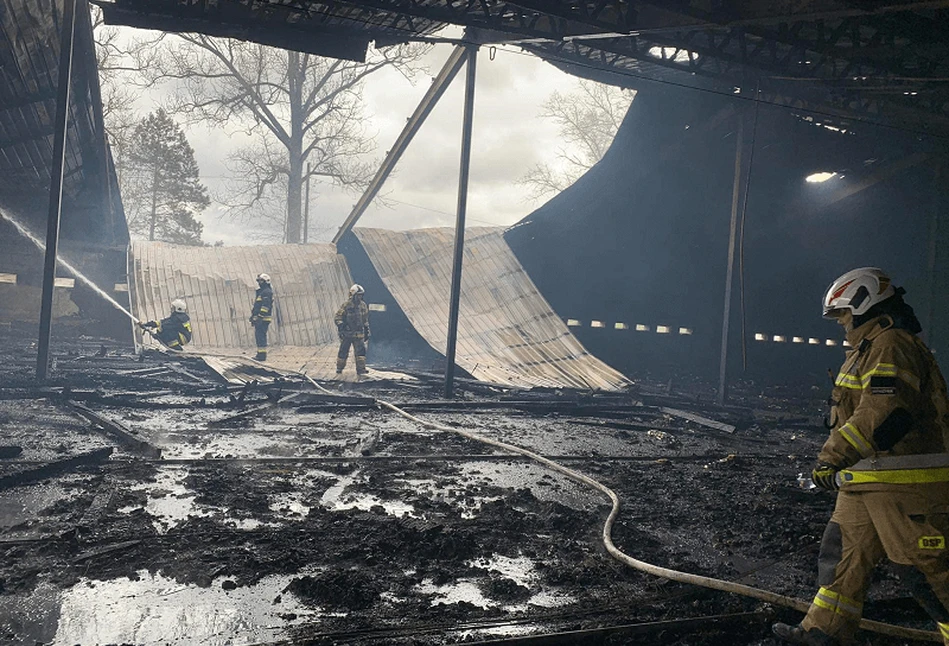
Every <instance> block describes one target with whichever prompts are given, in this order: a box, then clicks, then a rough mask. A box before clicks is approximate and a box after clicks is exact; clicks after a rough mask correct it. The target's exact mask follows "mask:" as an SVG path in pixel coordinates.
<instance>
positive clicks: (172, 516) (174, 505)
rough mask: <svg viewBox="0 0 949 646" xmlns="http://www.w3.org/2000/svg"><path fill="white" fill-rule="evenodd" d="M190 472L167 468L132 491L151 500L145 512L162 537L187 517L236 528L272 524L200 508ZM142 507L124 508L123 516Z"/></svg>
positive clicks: (201, 506) (218, 508) (223, 509)
mask: <svg viewBox="0 0 949 646" xmlns="http://www.w3.org/2000/svg"><path fill="white" fill-rule="evenodd" d="M188 474H189V469H188V468H187V467H168V468H164V469H161V470H160V471H159V472H158V473H157V474H156V475H155V480H154V482H143V483H139V484H136V485H134V486H133V487H132V490H133V491H145V492H146V493H147V494H148V501H147V502H146V503H145V512H146V513H147V514H148V515H149V516H151V517H152V526H153V527H154V528H155V531H156V532H158V533H159V534H165V533H167V532H168V531H169V530H170V529H172V528H174V527H177V526H178V525H180V524H181V523H183V522H185V521H187V520H188V518H209V517H220V518H221V523H222V524H223V525H225V526H228V527H234V528H237V529H245V530H250V529H257V528H258V527H262V526H264V525H268V524H269V523H265V522H263V521H260V520H257V519H254V518H228V515H227V514H228V510H227V509H226V508H224V507H216V506H213V505H200V504H198V503H196V502H195V499H196V498H197V496H196V495H195V494H194V493H193V492H191V490H190V489H188V487H187V486H185V484H184V481H185V479H187V477H188ZM137 509H141V507H122V508H120V509H119V510H118V512H119V513H120V514H128V513H131V512H133V511H135V510H137Z"/></svg>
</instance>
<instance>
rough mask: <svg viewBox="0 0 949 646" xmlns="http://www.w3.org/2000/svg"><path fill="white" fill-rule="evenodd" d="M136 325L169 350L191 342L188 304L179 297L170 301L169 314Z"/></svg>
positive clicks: (180, 347)
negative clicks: (159, 318)
mask: <svg viewBox="0 0 949 646" xmlns="http://www.w3.org/2000/svg"><path fill="white" fill-rule="evenodd" d="M138 327H140V328H141V329H142V330H145V331H146V332H148V333H150V334H151V335H152V336H153V337H154V338H155V339H156V340H157V341H158V342H159V343H161V344H162V345H163V346H165V347H166V348H168V349H169V350H176V351H177V350H181V349H182V348H183V347H184V346H186V345H188V344H189V343H190V342H191V318H190V317H189V316H188V305H187V304H186V303H185V302H184V301H183V300H182V299H180V298H176V299H175V300H173V301H172V302H171V314H169V315H168V316H167V317H166V318H163V319H161V320H160V321H158V320H153V321H146V322H145V323H139V324H138Z"/></svg>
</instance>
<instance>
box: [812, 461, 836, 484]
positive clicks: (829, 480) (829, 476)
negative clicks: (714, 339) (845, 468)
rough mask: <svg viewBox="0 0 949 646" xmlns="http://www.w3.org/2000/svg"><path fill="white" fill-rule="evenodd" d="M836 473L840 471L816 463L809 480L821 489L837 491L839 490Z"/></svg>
mask: <svg viewBox="0 0 949 646" xmlns="http://www.w3.org/2000/svg"><path fill="white" fill-rule="evenodd" d="M838 471H840V469H839V468H838V467H835V466H834V465H832V464H826V463H824V462H818V463H817V466H816V467H814V470H813V471H811V480H813V481H814V484H816V485H817V486H818V487H820V488H821V489H827V490H828V491H837V490H838V489H840V485H838V484H837V472H838Z"/></svg>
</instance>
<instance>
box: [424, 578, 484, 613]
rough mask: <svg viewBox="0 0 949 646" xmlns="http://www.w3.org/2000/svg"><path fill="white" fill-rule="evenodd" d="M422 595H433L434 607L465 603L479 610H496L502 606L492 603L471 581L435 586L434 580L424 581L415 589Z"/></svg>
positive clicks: (465, 580) (464, 580) (463, 580)
mask: <svg viewBox="0 0 949 646" xmlns="http://www.w3.org/2000/svg"><path fill="white" fill-rule="evenodd" d="M415 589H416V590H418V592H420V593H421V594H429V595H432V605H433V606H437V605H439V604H442V603H444V604H446V605H450V604H453V603H460V602H462V601H465V602H467V603H470V604H472V605H474V606H478V607H479V608H496V607H497V606H499V605H500V604H498V603H497V602H494V601H491V600H490V599H488V598H487V597H486V596H484V594H482V592H481V588H479V587H478V584H476V583H474V582H473V581H472V580H471V579H461V580H459V581H456V582H454V583H446V584H445V585H435V583H434V582H433V581H432V579H423V580H422V582H421V583H420V584H418V585H417V586H416V588H415Z"/></svg>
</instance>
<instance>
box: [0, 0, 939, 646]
mask: <svg viewBox="0 0 949 646" xmlns="http://www.w3.org/2000/svg"><path fill="white" fill-rule="evenodd" d="M91 1H92V0H88V1H87V0H4V2H3V3H2V4H0V353H2V356H3V367H2V368H0V549H2V550H3V552H4V559H3V560H2V566H0V643H2V644H11V645H13V644H16V645H24V646H25V645H34V644H56V645H62V646H68V645H73V644H82V645H83V646H89V645H93V644H103V645H104V644H142V645H152V644H154V645H156V646H157V645H159V644H162V645H164V644H175V645H182V646H184V645H192V644H194V645H197V644H222V645H223V644H393V645H399V644H406V645H407V644H413V645H429V644H431V645H435V644H454V643H466V644H489V643H496V644H679V645H682V646H685V645H690V646H700V645H712V644H723V643H724V644H748V645H752V644H755V645H759V646H776V645H777V644H780V643H784V642H782V641H780V639H779V636H778V635H776V634H775V632H773V629H772V626H773V625H774V624H777V623H786V624H788V625H792V626H793V625H797V624H798V623H799V622H801V620H802V617H804V613H808V610H809V608H810V607H811V606H812V602H811V600H812V599H813V598H814V594H815V592H817V590H818V585H820V586H826V585H829V583H828V581H826V580H824V577H823V575H824V572H823V571H822V572H821V580H820V582H819V584H818V557H819V555H820V557H821V562H822V563H824V561H825V554H824V549H823V548H822V540H824V541H826V540H827V539H826V535H825V525H827V523H828V520H829V519H830V517H831V513H832V512H833V510H834V505H835V502H834V500H835V494H833V493H831V492H829V491H826V490H824V488H823V487H822V486H815V483H814V482H812V481H811V479H810V478H811V476H812V468H814V464H815V461H816V460H817V458H818V454H819V453H820V454H821V455H824V454H823V453H822V446H824V443H825V440H827V438H828V433H829V430H828V429H829V428H830V426H828V425H827V422H828V419H829V418H828V417H826V416H827V415H828V407H827V406H828V397H829V396H830V395H831V389H832V387H833V385H834V379H835V377H836V378H837V379H838V381H839V379H840V378H839V377H837V376H836V372H835V371H836V370H837V368H838V367H839V366H840V365H841V363H842V362H843V360H844V352H845V351H847V350H852V348H851V347H848V346H852V345H853V344H850V343H847V342H846V341H845V339H844V335H843V334H842V332H841V329H840V327H839V326H838V325H837V323H836V322H834V321H829V320H827V319H825V318H822V317H821V314H822V312H821V310H820V306H819V305H818V298H819V297H821V296H822V295H824V294H825V291H826V290H827V287H828V284H830V283H831V281H832V280H834V279H835V278H836V277H838V276H840V275H841V274H843V273H844V272H846V271H848V270H850V269H853V268H855V267H863V266H879V267H881V268H884V269H885V270H886V271H887V272H889V274H890V276H892V277H893V280H894V281H895V283H896V285H898V286H900V287H903V288H905V290H906V301H907V302H908V303H911V304H912V306H913V308H914V309H915V313H916V316H917V317H918V319H919V321H920V323H921V325H922V328H923V332H922V333H921V335H920V337H921V338H922V339H923V340H924V341H925V343H926V345H927V346H928V347H929V348H931V349H932V351H933V355H932V356H934V357H935V358H936V360H937V361H938V362H940V363H941V364H942V367H943V368H944V369H945V368H946V363H945V359H944V357H945V356H947V355H949V252H947V250H949V224H947V223H946V220H945V212H946V205H947V204H949V201H947V192H949V188H947V187H949V182H947V179H946V173H947V165H946V162H947V150H949V148H947V142H949V85H947V82H949V2H947V1H944V0H943V1H932V2H927V1H910V0H902V1H901V0H825V1H823V2H819V3H818V2H814V1H813V0H781V1H780V2H778V1H771V0H755V1H752V2H725V1H721V0H676V1H671V2H670V1H653V0H580V1H576V0H544V1H542V2H539V1H537V0H522V1H508V0H479V1H477V2H475V1H465V2H458V1H456V0H338V1H337V0H322V1H317V0H189V1H188V2H183V1H181V0H101V1H98V0H97V1H96V2H94V4H95V5H97V6H98V8H99V9H100V10H101V12H102V15H103V17H104V21H105V23H106V24H109V25H122V26H127V27H135V28H142V29H152V30H161V31H166V32H194V33H202V34H207V35H211V36H220V37H228V38H235V39H241V40H246V41H252V42H257V43H262V44H265V45H270V46H275V47H280V48H284V49H288V50H294V51H300V52H307V53H309V54H314V55H318V56H324V57H330V58H335V59H344V60H354V61H361V60H364V59H365V57H366V52H367V49H368V48H369V46H370V44H371V43H374V44H375V46H376V47H385V46H389V45H393V44H398V43H404V42H429V43H436V42H437V43H441V44H446V43H447V44H449V45H451V46H452V48H453V49H452V53H451V54H450V55H449V57H448V60H447V61H446V62H445V65H444V67H443V68H442V69H441V71H440V72H439V73H438V74H437V75H436V76H435V77H434V79H433V81H432V85H431V88H430V89H429V90H428V91H427V93H426V95H425V97H424V98H423V100H422V101H421V103H420V104H419V105H418V108H417V109H416V111H415V112H414V113H413V114H411V115H398V117H399V118H400V119H403V118H404V119H406V122H405V124H406V125H405V127H404V130H403V131H402V134H401V136H400V138H399V139H398V141H396V142H394V143H392V145H391V147H390V148H389V150H388V152H387V154H386V156H385V159H384V160H383V161H382V163H381V164H380V166H379V168H378V170H377V171H376V174H375V177H374V178H373V179H372V181H371V183H370V184H369V186H368V188H367V189H366V191H365V193H364V194H363V195H362V197H361V198H360V199H359V201H358V202H357V204H356V205H355V206H354V207H353V210H352V212H351V214H350V215H349V217H348V218H347V219H346V220H345V222H343V224H342V225H341V226H340V227H339V230H338V231H337V232H336V235H335V236H334V238H333V240H332V242H325V243H312V242H311V243H306V244H282V245H254V246H188V247H185V246H177V245H173V244H170V243H167V242H158V241H145V240H130V234H129V228H128V225H127V223H126V215H125V211H124V209H123V201H122V195H121V191H120V188H119V183H118V181H117V178H116V170H115V165H114V161H113V157H112V155H113V154H114V152H113V151H112V150H110V145H109V140H108V137H107V135H106V128H105V125H104V121H103V104H102V103H103V102H102V97H101V96H100V94H101V89H100V84H99V77H98V72H97V63H96V52H95V43H94V38H93V26H92V25H93V22H92V11H91V9H90V2H91ZM446 29H447V31H446ZM446 33H448V34H451V35H450V36H446V35H444V34H446ZM501 45H507V46H516V47H519V48H520V49H521V50H523V51H525V52H528V53H530V54H531V55H533V56H536V57H539V58H540V59H542V60H544V61H546V62H548V63H550V64H552V65H554V66H556V67H558V68H560V69H562V70H564V71H566V72H568V73H570V74H573V75H576V76H578V77H582V78H585V79H591V80H595V81H598V82H600V83H606V84H610V85H615V86H619V87H623V88H628V89H632V90H635V91H636V98H635V100H634V101H633V102H632V103H631V105H630V108H629V110H628V112H627V114H626V116H625V118H624V120H623V122H622V125H621V126H620V128H619V131H618V132H617V134H616V137H615V139H614V141H613V144H612V146H611V147H610V148H609V150H608V151H607V152H606V154H605V155H604V156H603V158H602V160H600V161H599V162H598V163H597V164H595V165H594V166H593V167H592V168H591V169H590V170H589V171H588V172H586V173H585V174H584V175H583V176H582V177H580V179H578V180H577V181H576V182H575V183H574V184H573V185H572V186H570V187H569V188H567V189H566V190H564V191H562V192H560V193H558V194H557V195H556V196H554V197H553V198H552V199H550V200H549V201H548V202H547V203H545V204H544V205H543V206H541V207H540V208H539V209H536V210H535V211H533V212H531V213H529V214H526V215H525V217H523V219H522V220H521V221H519V222H517V223H516V224H514V225H513V226H510V227H497V226H480V225H479V226H466V215H467V210H468V205H467V195H466V190H467V183H468V173H469V168H470V156H471V147H472V146H471V143H472V137H476V136H477V134H478V133H477V132H474V133H473V132H472V115H473V112H474V110H475V104H476V101H477V87H476V84H475V69H476V65H477V61H478V60H479V59H478V57H479V56H480V55H481V53H482V52H484V51H485V50H487V49H489V48H491V47H497V46H501ZM453 82H454V83H463V84H464V87H465V98H464V114H463V115H461V118H460V121H461V122H462V127H461V132H460V135H459V136H460V139H461V159H460V160H459V174H458V209H457V214H456V216H457V220H456V226H455V227H454V228H426V229H413V230H407V231H403V230H389V229H384V228H373V227H366V226H359V222H358V221H359V219H360V217H361V215H362V214H363V213H364V211H365V209H366V207H367V206H368V204H369V203H370V202H372V201H373V199H375V198H376V197H377V195H378V194H379V191H380V189H381V188H382V186H383V184H384V182H385V181H386V179H387V177H388V176H389V174H390V173H392V171H393V169H394V168H395V167H396V165H397V163H398V161H399V158H400V156H401V154H402V153H403V152H404V151H405V149H406V148H407V147H408V146H410V145H413V144H412V141H413V138H415V135H416V134H417V133H418V131H419V129H420V128H421V126H422V124H423V123H424V121H425V119H426V117H427V115H428V114H429V113H430V112H431V110H432V108H433V106H434V105H435V104H436V103H437V102H438V100H439V98H440V97H441V95H442V94H443V93H444V91H445V88H446V87H447V86H448V85H449V84H451V83H453ZM390 143H391V142H390ZM824 179H831V180H832V181H819V180H824ZM260 273H265V274H267V275H269V276H270V277H272V279H273V283H274V290H275V293H276V294H277V298H276V301H275V305H274V308H273V309H274V311H273V317H272V318H273V321H272V322H271V323H270V327H269V347H268V348H267V351H268V352H267V355H266V361H258V360H255V359H254V354H253V352H254V348H255V337H254V329H253V328H251V327H250V326H248V322H247V315H246V313H247V310H248V307H249V304H250V303H251V302H253V300H254V295H255V289H256V288H257V286H258V285H257V282H256V281H255V277H256V276H258V274H260ZM354 283H358V284H360V285H362V286H363V287H364V288H365V292H366V303H367V305H368V307H367V309H368V312H369V319H370V321H371V341H368V346H369V349H368V353H367V361H368V372H367V373H366V374H365V375H363V374H357V369H359V365H360V364H359V363H358V361H355V360H354V361H351V362H350V363H349V364H348V365H346V366H345V367H343V368H342V369H341V367H340V363H338V358H337V349H338V345H339V340H338V329H337V328H338V322H337V321H334V315H335V314H336V312H337V308H338V306H339V304H340V303H342V302H344V301H346V300H347V298H348V296H349V293H350V286H351V285H353V284H354ZM887 285H889V282H888V279H887V282H886V285H884V284H882V283H881V287H880V294H883V293H884V288H885V287H886V286H887ZM841 289H843V288H841ZM175 299H185V300H186V301H187V304H188V314H189V316H190V324H191V329H190V332H189V340H190V343H188V345H186V346H185V348H184V349H183V350H182V351H180V352H172V351H169V350H168V349H167V348H165V347H164V346H163V345H162V343H160V342H158V341H157V340H156V338H157V334H155V333H154V330H153V331H152V332H151V333H149V332H146V331H145V330H142V329H141V328H140V327H139V326H137V325H136V323H141V322H144V321H149V320H153V319H161V318H162V317H164V316H166V315H167V311H168V307H169V304H170V303H172V302H174V301H175ZM825 305H826V303H825ZM825 313H826V312H825ZM854 313H855V314H856V313H857V312H856V311H854ZM258 345H259V344H258ZM859 346H860V347H859V348H858V349H859V350H860V351H861V352H862V349H861V348H862V346H863V344H859ZM258 356H259V355H258ZM880 365H883V364H880ZM340 370H341V372H340ZM893 370H894V373H893V374H896V372H895V370H896V369H895V368H894V369H893ZM828 374H830V377H828ZM842 374H843V373H842ZM887 376H888V377H889V375H887ZM857 383H858V384H859V378H858V380H857ZM838 385H839V383H838ZM888 387H889V386H888ZM919 388H920V387H919V385H918V384H917V386H916V389H917V390H919ZM837 403H838V404H839V402H837ZM937 408H938V406H937ZM944 412H945V411H944ZM943 423H944V425H945V426H946V427H947V430H946V438H945V439H944V440H943V445H942V448H941V451H942V453H943V454H944V453H945V452H946V443H947V442H949V424H947V423H946V422H945V421H944V422H943ZM834 433H837V431H834ZM848 441H849V440H848ZM851 444H853V442H851ZM881 446H882V445H881ZM890 448H892V446H891V447H890ZM933 453H938V450H937V451H933ZM860 455H861V457H867V456H866V455H864V454H863V453H861V454H860ZM847 466H852V465H847ZM813 473H814V474H815V476H816V475H817V474H818V471H817V470H815V471H814V472H813ZM816 480H817V478H816V477H815V481H816ZM937 484H938V485H940V486H942V487H944V488H945V487H949V485H947V483H946V482H945V481H940V482H938V483H937ZM838 486H839V483H838ZM836 495H837V496H839V497H841V498H843V496H845V495H851V496H853V495H855V494H846V491H842V492H841V493H838V494H836ZM838 504H839V499H838ZM941 513H942V517H943V518H949V516H947V514H949V509H945V508H943V511H942V512H941ZM920 522H921V521H920ZM827 526H828V527H831V526H830V525H827ZM822 537H823V539H822ZM925 538H927V539H932V540H933V541H935V542H933V543H932V545H934V546H935V548H933V549H934V550H935V551H937V552H938V553H937V554H935V556H934V558H935V559H936V560H940V559H941V561H939V562H941V563H942V566H941V567H943V571H945V570H946V569H947V567H949V555H947V554H946V547H945V537H935V538H934V537H932V536H927V537H925ZM940 539H941V542H939V540H940ZM920 540H921V541H922V539H920ZM922 545H923V543H922V542H921V543H920V548H922ZM939 545H941V547H939ZM897 565H898V566H900V567H897ZM897 565H894V563H892V562H890V561H888V560H886V559H883V560H882V562H881V563H880V564H879V565H878V566H877V567H876V569H875V571H874V573H873V585H872V586H871V587H870V588H869V591H868V592H867V594H866V598H865V599H861V600H860V602H861V603H862V608H861V610H860V611H859V612H858V613H857V618H856V619H853V623H854V626H856V621H857V620H860V622H859V630H858V631H857V632H856V634H855V636H854V637H853V641H850V642H848V641H847V640H846V639H841V641H840V642H838V641H835V640H831V641H826V642H823V641H822V642H817V641H813V642H811V641H801V642H800V643H828V644H832V643H857V644H873V645H885V646H890V645H893V646H895V645H897V644H910V643H927V642H929V643H946V644H949V620H947V619H939V617H940V615H939V612H940V611H939V610H938V609H937V610H936V611H934V612H927V610H926V609H924V607H923V606H921V605H920V604H919V603H917V599H916V598H914V597H919V595H918V594H914V589H912V586H908V585H907V581H908V580H909V577H907V576H906V575H905V571H904V570H905V568H906V567H908V565H907V564H906V563H901V564H897ZM901 567H902V568H904V569H901ZM832 574H833V573H832ZM942 581H943V582H945V581H946V579H945V578H943V579H942ZM937 587H938V586H937ZM945 587H946V586H945V585H944V586H943V588H945ZM820 589H821V594H824V593H825V588H823V587H822V588H820ZM835 594H836V593H835ZM935 594H936V596H937V597H938V598H939V599H946V598H947V596H949V591H947V590H945V589H941V590H940V589H937V590H935ZM940 595H941V596H940ZM820 598H821V596H820V594H819V595H818V599H820ZM814 603H815V604H817V605H820V603H826V602H820V603H818V601H816V600H815V602H814ZM854 603H856V602H854ZM943 603H945V602H943ZM936 605H938V602H937V604H936ZM821 607H824V606H821ZM837 607H838V610H837V612H838V614H846V604H844V603H843V602H840V604H838V606H837ZM841 608H844V610H841ZM929 610H930V611H931V610H932V608H930V609H929ZM943 612H945V613H949V609H944V610H943ZM807 616H808V617H809V618H810V616H811V614H810V613H809V614H808V615H807ZM861 616H862V619H860V617H861ZM934 618H936V621H933V619H934ZM851 619H852V618H851ZM940 622H941V623H940ZM940 631H941V632H940Z"/></svg>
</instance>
